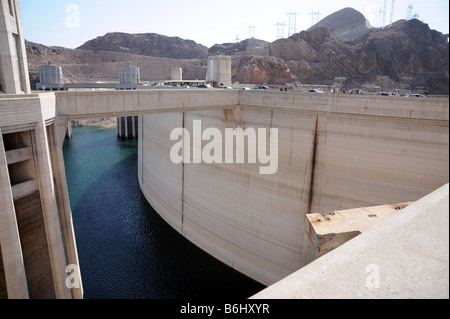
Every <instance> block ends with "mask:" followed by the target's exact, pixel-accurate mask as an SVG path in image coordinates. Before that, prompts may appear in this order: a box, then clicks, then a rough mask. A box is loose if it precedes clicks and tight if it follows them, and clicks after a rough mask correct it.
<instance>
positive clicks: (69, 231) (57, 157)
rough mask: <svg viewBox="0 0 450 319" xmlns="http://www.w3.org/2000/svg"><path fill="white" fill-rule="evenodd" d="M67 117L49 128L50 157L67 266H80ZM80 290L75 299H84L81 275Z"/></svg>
mask: <svg viewBox="0 0 450 319" xmlns="http://www.w3.org/2000/svg"><path fill="white" fill-rule="evenodd" d="M67 123H68V120H67V118H66V117H57V118H56V119H55V124H54V125H51V126H49V127H48V129H47V131H48V133H49V134H48V140H49V148H50V157H51V163H52V171H53V175H54V181H55V193H56V201H57V206H58V213H59V222H60V224H61V234H62V237H63V244H64V251H65V256H66V264H67V265H77V266H79V260H78V250H77V245H76V240H75V231H74V228H73V219H72V210H71V208H70V198H69V191H68V188H67V178H66V170H65V165H64V155H63V151H62V149H63V144H64V139H65V132H66V125H67ZM78 280H79V284H80V288H73V289H72V296H73V298H74V299H82V298H83V286H82V282H81V275H80V277H79V278H78Z"/></svg>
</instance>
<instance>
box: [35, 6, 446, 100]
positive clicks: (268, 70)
mask: <svg viewBox="0 0 450 319" xmlns="http://www.w3.org/2000/svg"><path fill="white" fill-rule="evenodd" d="M26 46H27V54H28V62H29V63H30V70H31V72H30V73H31V76H32V77H34V81H37V78H36V70H37V69H38V66H39V65H43V64H47V61H49V60H50V61H52V62H53V64H58V65H61V66H62V68H63V73H64V75H65V81H72V82H81V81H86V80H92V81H94V80H99V78H100V79H101V78H111V79H112V80H114V79H115V80H117V78H118V70H119V68H120V66H124V65H126V63H127V62H128V61H131V62H132V64H133V65H137V66H139V67H140V69H141V79H142V80H143V81H152V80H166V79H170V74H171V73H170V71H171V67H172V66H178V67H181V68H182V69H183V77H184V78H185V79H191V80H195V79H204V78H205V75H206V64H207V63H206V57H207V56H208V54H209V55H215V54H226V55H231V56H232V76H233V77H232V80H233V81H238V82H241V83H252V84H262V83H266V84H282V85H285V84H286V83H299V82H300V83H303V84H320V85H332V84H333V82H335V80H336V79H337V78H338V79H340V81H341V83H342V84H343V85H345V86H346V87H349V88H350V87H353V88H360V87H362V86H363V85H368V86H378V87H380V89H383V90H384V89H386V90H387V89H392V90H393V89H396V88H403V89H404V90H416V89H417V90H419V89H420V90H424V91H428V92H429V93H430V94H448V93H449V87H448V86H449V44H448V42H447V39H446V38H445V37H444V36H443V35H442V34H441V33H440V32H437V31H435V30H430V28H429V26H428V25H427V24H425V23H423V22H421V21H419V20H414V19H413V20H408V21H406V20H400V21H397V22H395V23H393V24H391V25H389V26H387V27H385V28H371V27H370V25H369V24H368V23H367V21H366V19H365V18H364V16H363V15H362V14H361V13H359V12H358V11H356V10H353V9H351V8H346V9H343V10H340V11H338V12H336V13H334V14H332V15H330V16H328V17H326V18H324V19H323V20H322V21H320V22H319V23H318V24H317V25H316V26H314V27H313V28H311V29H309V30H307V31H302V32H300V33H296V34H294V35H292V36H291V37H289V38H287V39H280V40H277V41H274V42H272V43H267V42H265V41H262V40H258V39H247V40H244V41H241V42H239V43H224V44H217V45H214V46H213V47H211V48H209V49H208V48H206V47H204V46H202V45H199V44H197V43H195V42H194V41H190V40H183V39H180V38H176V37H175V38H174V37H166V36H162V35H156V34H152V33H147V34H125V33H109V34H107V35H105V36H103V37H98V38H96V39H94V40H91V41H88V42H86V43H85V44H84V45H82V46H81V47H80V48H78V49H75V50H71V49H65V48H59V47H45V46H43V45H40V44H36V43H31V42H27V43H26ZM33 74H34V75H33ZM342 79H343V80H342Z"/></svg>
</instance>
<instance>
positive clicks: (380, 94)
mask: <svg viewBox="0 0 450 319" xmlns="http://www.w3.org/2000/svg"><path fill="white" fill-rule="evenodd" d="M377 96H394V94H392V93H391V92H378V93H377Z"/></svg>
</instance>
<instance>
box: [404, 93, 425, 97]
mask: <svg viewBox="0 0 450 319" xmlns="http://www.w3.org/2000/svg"><path fill="white" fill-rule="evenodd" d="M407 97H427V96H426V95H424V94H417V93H413V94H410V95H408V96H407Z"/></svg>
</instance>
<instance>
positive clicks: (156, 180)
mask: <svg viewBox="0 0 450 319" xmlns="http://www.w3.org/2000/svg"><path fill="white" fill-rule="evenodd" d="M448 114H449V113H448V98H442V99H441V98H433V99H431V98H429V99H427V100H425V99H424V100H423V101H422V100H421V101H417V100H411V99H406V98H392V99H385V98H383V97H381V98H379V97H356V96H342V95H325V96H312V95H306V94H295V93H292V94H291V93H286V94H285V93H278V92H277V93H275V92H272V93H261V92H248V93H247V92H242V94H241V93H240V95H239V105H236V107H234V108H226V109H215V110H201V111H191V112H184V113H181V112H180V113H163V114H151V115H144V116H142V117H140V123H139V183H140V186H141V189H142V191H143V193H144V195H145V197H146V198H147V200H148V201H149V203H150V204H151V205H152V206H153V208H154V209H155V210H156V211H157V212H158V213H159V214H160V215H161V216H162V217H163V218H164V219H165V220H166V221H167V222H168V223H169V224H170V225H171V226H172V227H173V228H174V229H176V230H177V231H178V232H180V233H181V234H183V235H184V236H185V237H186V238H188V239H189V240H191V241H192V242H193V243H194V244H196V245H197V246H199V247H200V248H202V249H204V250H205V251H207V252H208V253H210V254H211V255H213V256H215V257H216V258H218V259H219V260H221V261H223V262H224V263H226V264H228V265H230V266H232V267H233V268H235V269H237V270H239V271H241V272H242V273H244V274H246V275H248V276H250V277H252V278H254V279H256V280H257V281H259V282H261V283H263V284H267V285H270V284H273V283H274V282H276V281H278V280H280V279H282V278H284V277H286V276H287V275H289V274H291V273H293V272H294V271H296V270H298V269H299V268H300V267H301V266H302V254H303V248H304V247H303V241H304V237H305V232H306V231H307V229H305V227H307V223H306V214H309V213H330V212H333V211H335V210H341V209H350V208H356V207H366V206H375V205H382V204H390V203H397V202H406V201H415V200H418V199H419V198H421V197H423V196H425V195H426V194H428V193H430V192H432V191H433V190H435V189H437V188H438V187H440V186H442V185H444V184H445V183H447V182H448V179H449V178H448V177H449V169H448V162H449V149H448V146H449V138H448V137H449V135H448ZM198 123H201V130H202V132H204V131H205V130H206V129H207V128H215V129H216V132H220V133H221V136H222V138H223V140H222V145H224V154H222V156H223V157H222V158H223V161H221V163H220V162H219V163H212V164H207V163H206V162H205V161H201V163H193V162H195V159H194V157H195V154H196V151H199V150H198V148H201V149H203V150H204V149H205V147H207V145H208V143H209V140H207V139H206V138H205V140H203V141H201V143H198V142H195V141H194V139H195V131H196V130H199V127H198V126H197V127H196V125H197V124H198ZM183 128H184V129H186V130H185V131H184V132H189V133H190V134H187V135H185V137H186V136H189V140H188V139H185V141H186V140H188V142H189V146H190V152H189V156H190V157H189V159H190V160H189V161H186V160H185V163H174V161H173V158H171V151H172V150H173V149H174V146H175V145H176V143H177V142H179V141H180V139H177V140H171V138H170V137H171V135H172V132H173V130H174V129H183ZM230 128H232V129H236V128H242V129H243V130H246V129H248V128H254V129H255V131H256V132H258V129H266V132H267V136H266V137H267V139H266V145H267V149H266V151H267V154H269V151H273V150H272V149H270V148H269V144H270V143H272V142H273V141H271V140H270V138H269V135H270V134H272V132H271V131H270V128H277V129H278V130H277V133H278V139H277V143H276V146H277V153H278V154H277V160H278V161H277V169H276V172H275V173H274V174H260V173H261V172H260V168H261V167H265V166H268V165H269V164H264V163H262V162H260V161H259V158H258V157H257V158H256V163H252V162H251V161H248V158H247V155H248V153H249V151H248V150H249V149H248V146H249V145H251V144H252V143H251V141H247V142H246V144H245V147H244V148H245V150H246V151H245V155H246V156H245V159H246V160H245V162H244V163H239V162H238V161H237V160H236V159H235V160H234V162H233V163H228V164H227V163H225V156H226V154H225V144H226V142H225V139H226V132H227V129H230ZM269 132H270V133H269ZM200 136H201V135H200ZM260 138H262V136H256V139H257V140H259V139H260ZM196 143H197V144H196ZM185 145H187V144H185ZM235 145H237V142H236V144H235ZM184 151H186V149H184ZM215 151H217V150H216V149H215ZM234 151H235V154H234V155H236V152H238V150H237V149H236V148H235V149H234Z"/></svg>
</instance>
